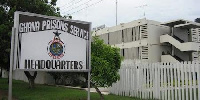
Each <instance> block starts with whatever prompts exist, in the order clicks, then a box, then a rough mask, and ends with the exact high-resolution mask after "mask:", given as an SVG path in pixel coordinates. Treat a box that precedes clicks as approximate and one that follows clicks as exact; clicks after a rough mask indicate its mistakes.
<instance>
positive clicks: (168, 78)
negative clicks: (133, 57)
mask: <svg viewBox="0 0 200 100" xmlns="http://www.w3.org/2000/svg"><path fill="white" fill-rule="evenodd" d="M119 74H120V80H119V81H118V82H117V83H114V84H113V85H112V87H111V88H110V93H112V94H116V95H120V96H131V97H138V98H142V99H159V100H200V66H199V63H196V62H184V63H130V61H129V63H128V64H127V63H124V64H122V66H121V69H120V70H119Z"/></svg>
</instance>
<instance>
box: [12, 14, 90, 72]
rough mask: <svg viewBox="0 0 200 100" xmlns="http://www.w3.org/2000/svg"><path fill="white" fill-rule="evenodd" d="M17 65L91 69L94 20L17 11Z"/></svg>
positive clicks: (50, 68)
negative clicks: (92, 26) (91, 31)
mask: <svg viewBox="0 0 200 100" xmlns="http://www.w3.org/2000/svg"><path fill="white" fill-rule="evenodd" d="M14 27H15V28H16V33H15V45H17V46H16V47H17V48H15V52H16V53H15V56H14V57H15V58H16V59H15V61H14V64H15V65H16V69H22V70H28V71H31V70H37V71H39V70H41V71H89V69H90V68H89V63H90V34H89V33H90V27H91V23H89V22H83V21H75V20H67V19H64V18H58V17H52V16H44V15H39V14H33V13H27V12H15V23H14Z"/></svg>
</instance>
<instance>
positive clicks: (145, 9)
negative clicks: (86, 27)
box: [57, 0, 200, 28]
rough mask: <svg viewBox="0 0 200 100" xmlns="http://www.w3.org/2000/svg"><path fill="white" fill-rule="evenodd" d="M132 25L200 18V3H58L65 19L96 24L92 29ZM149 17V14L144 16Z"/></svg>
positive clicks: (133, 0)
mask: <svg viewBox="0 0 200 100" xmlns="http://www.w3.org/2000/svg"><path fill="white" fill-rule="evenodd" d="M116 1H117V24H120V23H128V22H131V21H134V20H137V19H142V18H146V19H149V20H155V21H159V22H167V21H170V20H176V19H186V20H190V21H194V19H196V18H200V7H199V6H200V0H58V1H57V7H60V12H61V15H71V16H72V17H73V20H82V21H88V22H92V27H93V28H94V27H98V26H100V25H104V24H105V25H106V27H112V26H115V25H116ZM144 13H145V14H144Z"/></svg>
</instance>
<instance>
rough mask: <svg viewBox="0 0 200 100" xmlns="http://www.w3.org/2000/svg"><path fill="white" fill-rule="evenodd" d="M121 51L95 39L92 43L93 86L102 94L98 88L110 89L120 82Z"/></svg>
mask: <svg viewBox="0 0 200 100" xmlns="http://www.w3.org/2000/svg"><path fill="white" fill-rule="evenodd" d="M119 53H120V49H119V48H115V47H111V46H110V45H106V44H104V42H103V40H100V39H99V38H98V37H93V40H92V43H91V67H92V71H91V84H92V86H94V87H95V89H96V91H97V92H98V93H99V94H100V97H101V100H103V99H104V97H103V95H102V94H101V92H100V91H99V89H98V88H97V87H109V86H111V85H112V83H114V82H116V81H117V80H119V73H118V70H119V69H120V65H121V60H122V57H121V56H120V54H119Z"/></svg>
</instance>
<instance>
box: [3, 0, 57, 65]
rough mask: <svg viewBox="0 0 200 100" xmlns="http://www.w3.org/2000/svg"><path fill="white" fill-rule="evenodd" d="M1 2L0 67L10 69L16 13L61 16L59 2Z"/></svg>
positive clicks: (52, 0) (12, 0) (13, 0)
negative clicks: (12, 34)
mask: <svg viewBox="0 0 200 100" xmlns="http://www.w3.org/2000/svg"><path fill="white" fill-rule="evenodd" d="M48 1H49V0H0V50H1V52H0V55H1V56H0V67H3V68H5V69H8V68H9V60H10V41H11V31H12V27H13V23H14V22H13V19H14V12H15V11H23V12H32V13H37V14H43V15H49V16H61V15H60V12H59V9H58V8H57V7H55V5H56V2H57V0H51V1H50V2H48Z"/></svg>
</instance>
